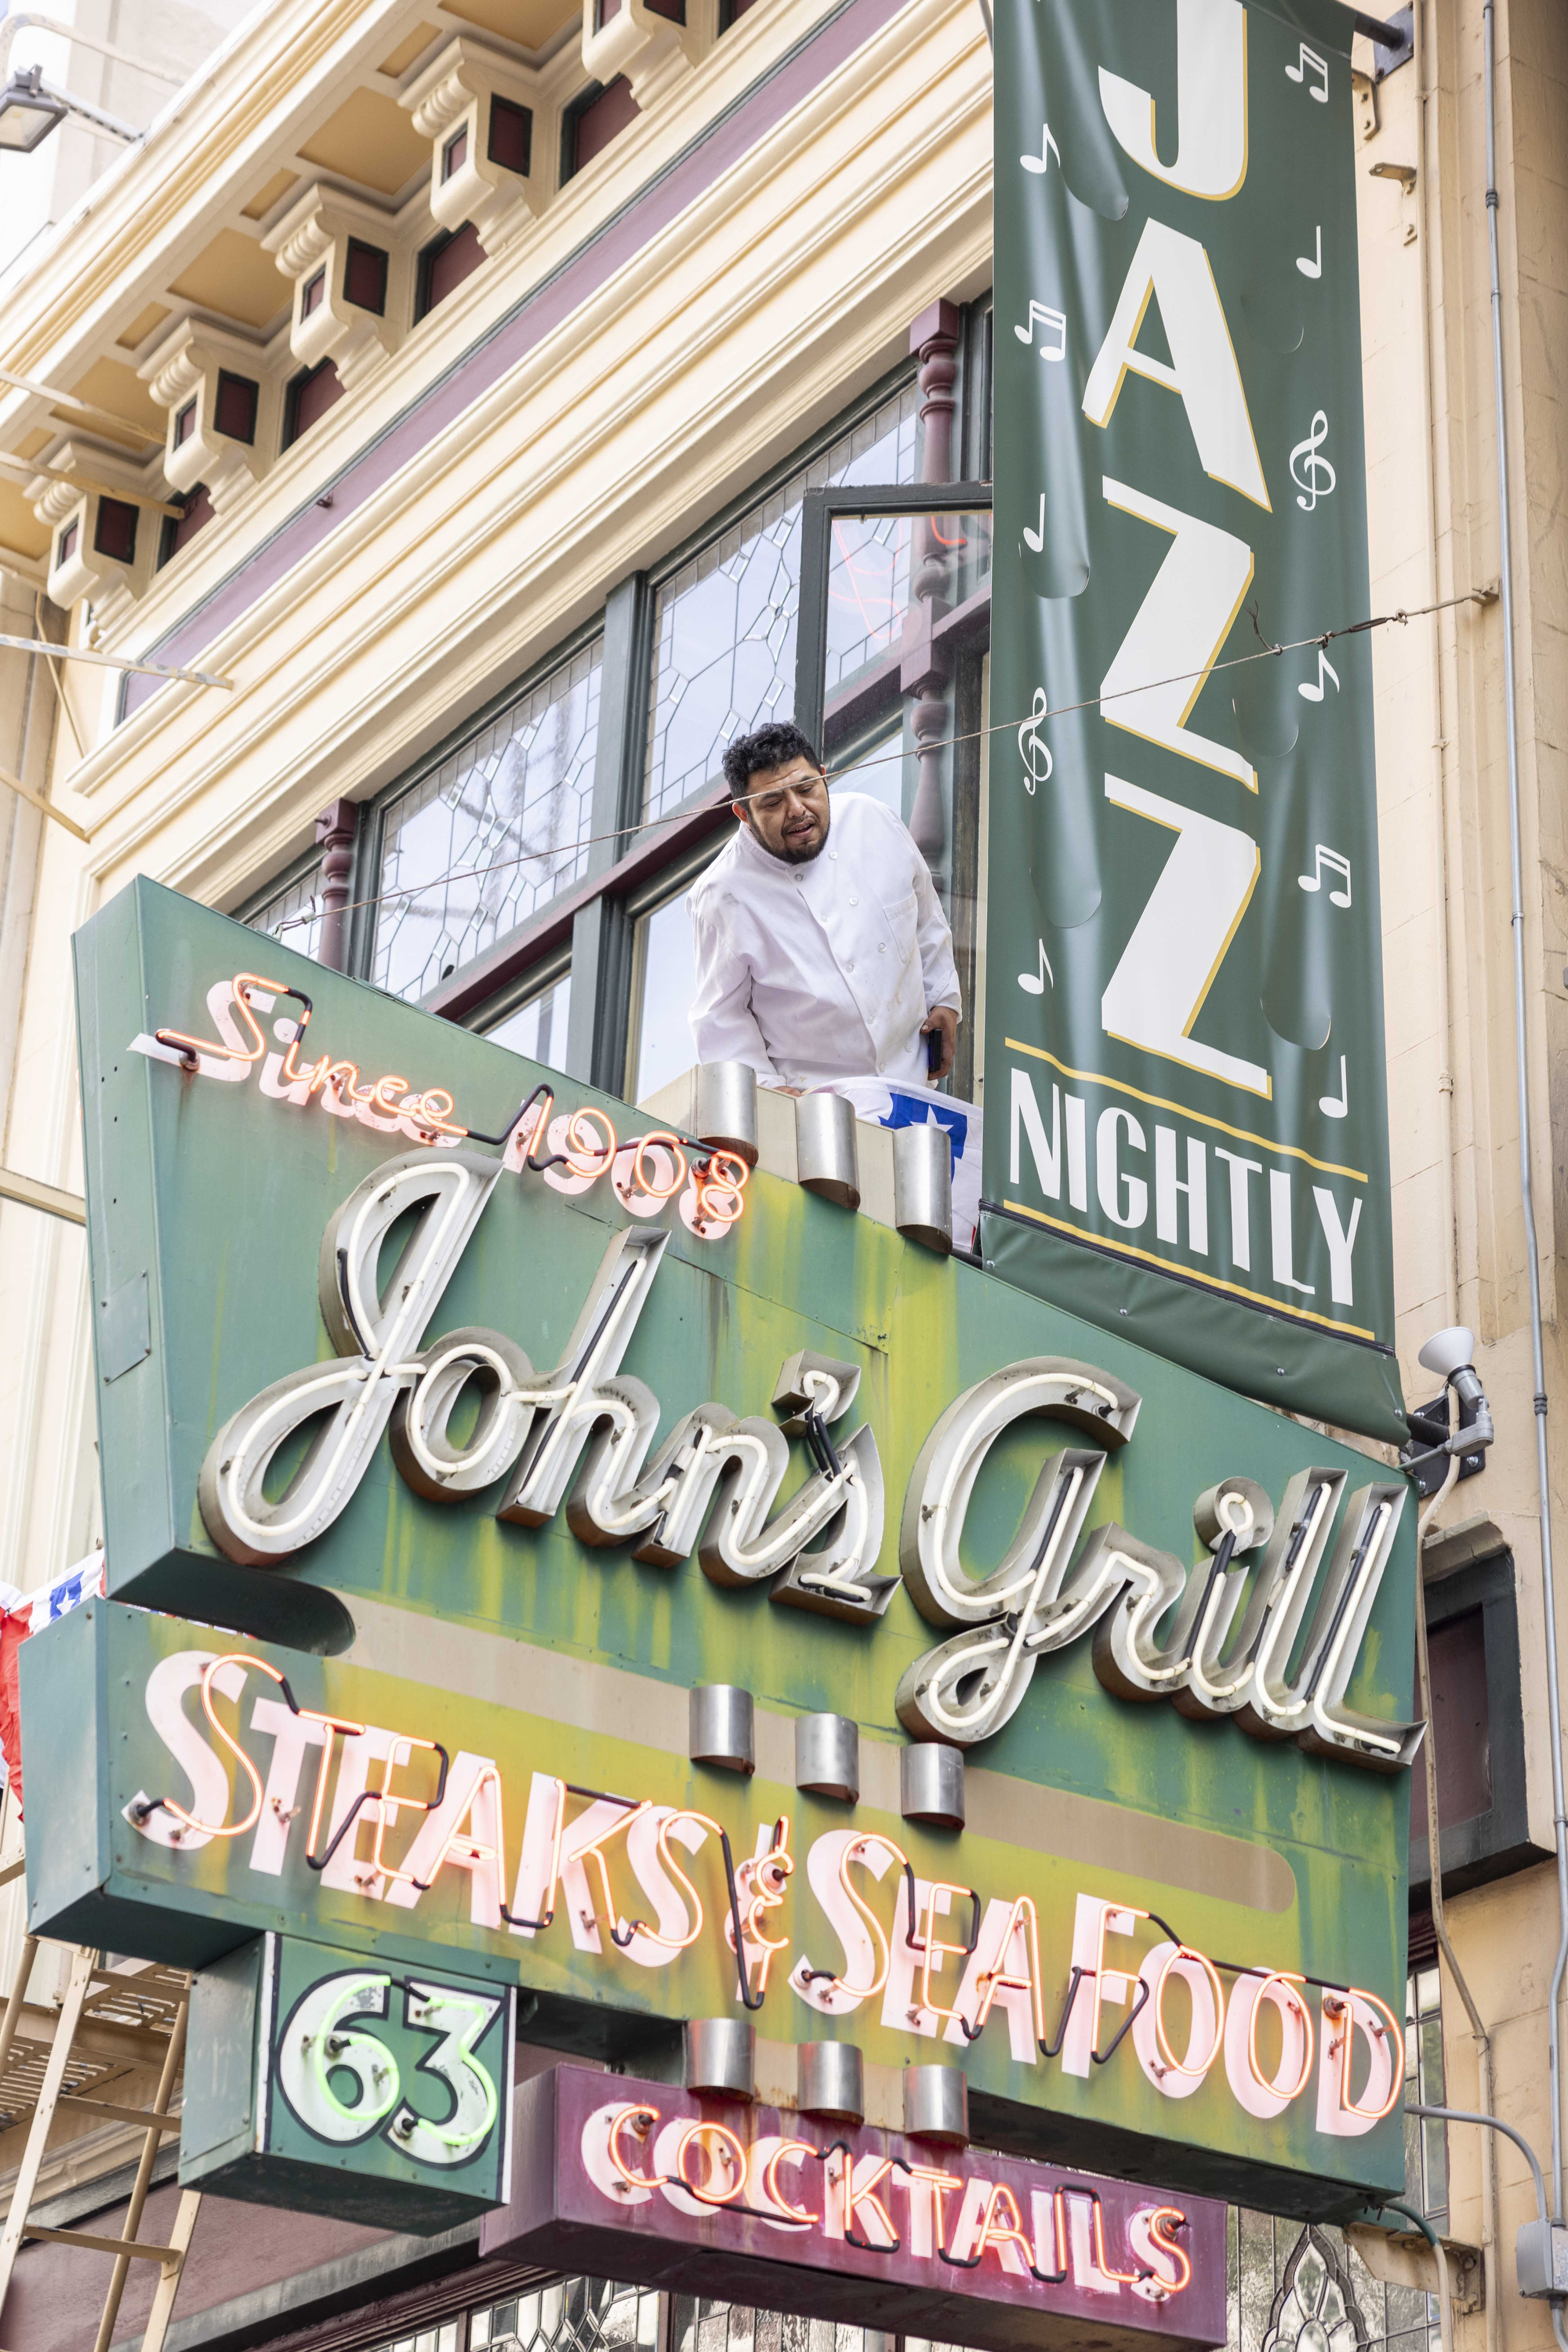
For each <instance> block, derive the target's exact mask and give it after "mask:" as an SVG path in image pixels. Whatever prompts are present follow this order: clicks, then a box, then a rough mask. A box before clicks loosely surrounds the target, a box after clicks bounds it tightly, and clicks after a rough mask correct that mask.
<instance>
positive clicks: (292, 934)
mask: <svg viewBox="0 0 1568 2352" xmlns="http://www.w3.org/2000/svg"><path fill="white" fill-rule="evenodd" d="M239 919H240V921H241V922H242V923H245V924H247V925H248V927H249V928H250V929H251V930H253V931H264V932H265V933H266V934H267V936H268V939H273V940H281V941H282V943H283V945H284V946H285V947H286V948H297V949H298V950H299V951H300V954H301V955H308V956H313V955H314V954H315V952H316V950H317V948H318V946H319V945H320V942H321V859H320V858H319V857H308V858H306V859H304V860H303V861H301V862H300V863H297V864H296V865H295V866H292V867H291V868H289V870H288V871H287V873H286V874H285V875H284V877H281V878H280V879H279V880H276V881H275V882H273V884H272V885H271V886H270V887H268V889H266V890H265V891H264V892H263V893H262V895H261V897H260V898H257V899H253V900H252V901H251V903H250V905H249V906H247V907H246V908H242V909H241V911H240V916H239Z"/></svg>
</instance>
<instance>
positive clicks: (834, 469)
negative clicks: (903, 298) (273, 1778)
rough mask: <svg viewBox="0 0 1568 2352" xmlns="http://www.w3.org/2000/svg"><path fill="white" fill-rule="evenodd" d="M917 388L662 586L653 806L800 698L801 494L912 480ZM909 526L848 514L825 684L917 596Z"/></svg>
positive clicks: (683, 789) (887, 631)
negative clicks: (855, 519) (830, 486)
mask: <svg viewBox="0 0 1568 2352" xmlns="http://www.w3.org/2000/svg"><path fill="white" fill-rule="evenodd" d="M919 406H920V396H919V394H918V393H917V391H916V389H915V386H914V385H913V383H910V384H909V385H907V386H906V387H905V388H904V389H903V390H902V391H900V392H898V393H896V394H893V395H892V397H891V398H890V399H889V400H886V401H884V402H883V403H882V404H881V405H880V406H879V407H878V408H876V409H874V410H873V411H872V412H871V414H870V415H868V416H867V417H864V418H863V419H862V420H861V422H860V423H859V424H858V425H855V426H853V427H852V428H851V430H850V431H848V432H847V433H845V434H843V435H842V436H840V437H839V439H837V441H834V442H832V443H830V444H829V446H827V447H826V449H824V450H822V451H821V452H820V454H819V455H818V456H817V457H816V458H814V459H813V460H812V462H811V463H810V464H809V465H807V466H803V467H801V468H800V470H799V471H798V472H797V473H795V474H792V475H791V476H790V477H789V478H788V479H787V480H786V481H784V482H782V483H781V484H780V485H779V487H778V488H777V489H775V490H773V492H771V493H770V495H769V496H768V497H766V498H764V499H760V500H759V501H758V502H757V504H756V505H755V506H753V507H752V508H750V509H748V510H747V512H746V513H744V514H743V515H742V517H741V518H740V520H739V521H737V522H734V523H732V524H731V526H730V528H729V530H726V531H724V532H723V533H722V534H721V536H720V537H719V538H717V539H715V540H713V541H710V544H709V545H708V546H707V547H705V548H704V549H703V550H702V551H701V552H700V554H698V555H695V556H693V557H692V558H691V560H690V562H688V563H685V564H683V565H682V566H681V568H680V569H679V572H675V573H674V574H673V575H672V576H671V577H670V578H669V579H668V580H667V581H666V582H665V583H664V585H663V586H662V587H661V588H660V590H659V592H658V603H657V607H656V611H655V615H654V656H653V698H652V707H651V710H650V713H649V719H648V747H647V783H646V789H645V792H644V798H643V814H644V816H645V818H648V817H656V816H659V815H662V814H663V813H664V812H665V811H666V810H667V809H670V808H674V807H677V806H678V805H679V803H680V802H682V801H683V800H685V799H686V798H687V797H688V796H689V794H690V793H694V792H696V791H698V790H699V789H700V787H701V786H702V785H703V784H705V783H707V782H709V781H710V778H712V777H715V776H717V774H718V773H719V770H720V762H721V759H722V756H723V752H724V747H725V745H726V744H727V743H729V742H730V741H731V740H732V739H733V738H734V737H735V736H737V735H741V734H743V733H745V731H746V730H748V729H749V728H752V727H760V726H761V725H762V724H763V721H764V720H765V719H774V718H787V717H788V716H789V714H790V710H791V709H792V707H793V703H794V697H795V614H796V611H797V609H798V605H799V601H800V502H801V498H802V495H803V493H804V492H805V490H807V489H809V488H814V487H815V486H816V485H817V484H819V483H830V482H912V481H913V480H914V479H915V463H916V431H917V425H918V421H919ZM909 546H910V534H909V531H908V530H907V528H903V529H900V526H899V525H897V524H896V523H889V522H887V521H884V520H869V521H868V522H864V523H853V524H843V525H840V526H839V530H838V532H837V535H836V540H835V547H834V566H833V571H832V572H831V574H830V576H829V593H830V599H831V602H830V607H829V611H830V618H829V625H828V649H827V652H828V659H827V689H828V691H829V693H831V692H832V690H833V688H835V687H836V686H837V684H838V683H839V682H840V680H841V679H842V678H844V677H847V676H848V675H849V673H850V672H851V671H852V670H855V669H858V668H860V667H863V665H864V664H865V663H866V662H867V661H868V660H869V659H870V658H872V656H874V655H875V654H876V653H877V652H879V651H882V650H885V649H886V648H887V647H888V646H891V645H893V644H894V643H895V642H896V641H897V636H898V633H899V631H900V629H901V627H902V625H903V617H904V614H905V613H906V612H907V610H908V608H909V584H910V583H909Z"/></svg>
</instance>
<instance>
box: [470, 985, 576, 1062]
mask: <svg viewBox="0 0 1568 2352" xmlns="http://www.w3.org/2000/svg"><path fill="white" fill-rule="evenodd" d="M571 1010H572V973H571V971H570V969H569V968H568V969H567V970H566V971H563V972H561V973H560V974H559V975H558V976H557V977H556V978H555V979H553V980H549V981H547V982H545V984H544V986H543V987H542V988H539V989H536V990H535V992H533V994H532V995H531V996H527V997H525V998H524V999H523V1001H522V1003H521V1004H518V1005H515V1006H514V1007H513V1009H512V1010H511V1012H510V1013H502V1015H501V1017H500V1020H499V1021H498V1022H496V1023H495V1024H494V1026H493V1027H491V1028H489V1029H487V1030H486V1031H485V1035H486V1036H487V1037H488V1038H489V1041H490V1043H491V1045H509V1046H510V1048H511V1051H512V1052H513V1053H514V1054H526V1055H527V1056H528V1058H529V1060H530V1061H531V1062H542V1063H543V1065H544V1066H545V1068H546V1069H547V1070H563V1069H564V1068H565V1067H566V1022H567V1018H568V1015H569V1014H570V1013H571Z"/></svg>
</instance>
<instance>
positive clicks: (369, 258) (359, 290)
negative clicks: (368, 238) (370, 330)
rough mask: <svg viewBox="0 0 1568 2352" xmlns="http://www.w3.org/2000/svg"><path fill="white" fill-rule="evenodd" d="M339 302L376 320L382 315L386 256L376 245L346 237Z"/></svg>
mask: <svg viewBox="0 0 1568 2352" xmlns="http://www.w3.org/2000/svg"><path fill="white" fill-rule="evenodd" d="M343 299H344V301H345V302H352V303H353V306H354V308H355V309H356V310H370V311H372V312H374V316H375V317H376V318H378V319H384V317H385V316H386V255H385V254H384V251H383V250H382V248H381V247H380V246H379V245H366V244H365V243H364V242H363V239H362V238H360V237H357V236H351V237H350V239H349V241H348V247H347V250H346V251H345V253H344V255H343Z"/></svg>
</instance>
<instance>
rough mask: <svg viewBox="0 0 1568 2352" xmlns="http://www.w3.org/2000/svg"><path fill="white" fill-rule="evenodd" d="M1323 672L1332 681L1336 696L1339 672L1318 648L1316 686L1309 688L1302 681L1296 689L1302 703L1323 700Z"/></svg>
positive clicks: (1320, 647) (1338, 685)
mask: <svg viewBox="0 0 1568 2352" xmlns="http://www.w3.org/2000/svg"><path fill="white" fill-rule="evenodd" d="M1325 671H1326V672H1327V673H1328V675H1329V677H1331V678H1332V679H1333V681H1334V692H1335V693H1336V694H1338V692H1339V690H1340V674H1339V671H1338V670H1337V669H1336V668H1335V667H1334V666H1333V663H1332V662H1331V660H1330V659H1329V657H1328V655H1327V654H1326V653H1325V652H1324V651H1323V648H1322V646H1319V647H1318V683H1317V685H1316V686H1309V685H1308V684H1307V682H1306V680H1305V679H1303V680H1302V682H1301V684H1300V686H1299V687H1298V688H1296V691H1297V693H1298V694H1299V695H1300V698H1301V699H1302V701H1303V702H1321V700H1322V698H1323V675H1324V672H1325Z"/></svg>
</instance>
